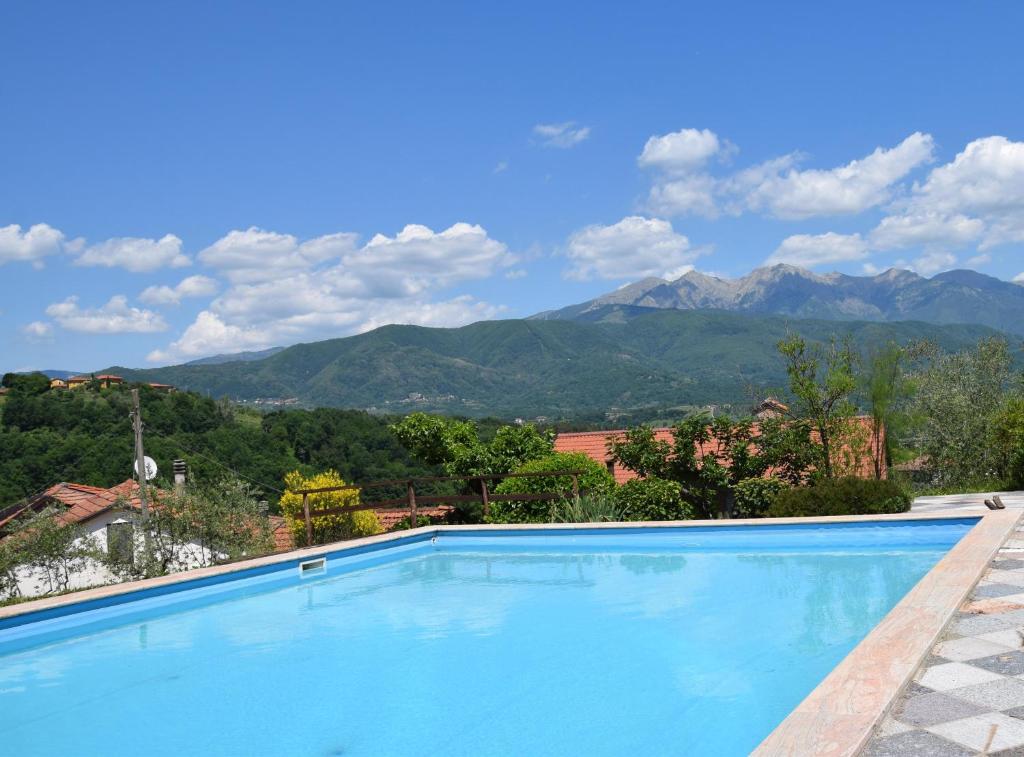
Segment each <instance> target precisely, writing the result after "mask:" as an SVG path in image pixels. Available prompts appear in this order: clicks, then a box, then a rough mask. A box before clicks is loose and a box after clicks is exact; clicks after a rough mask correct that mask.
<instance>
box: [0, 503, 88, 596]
mask: <svg viewBox="0 0 1024 757" xmlns="http://www.w3.org/2000/svg"><path fill="white" fill-rule="evenodd" d="M61 514H62V511H61V510H60V509H58V508H55V507H47V508H45V509H43V510H40V511H38V512H31V513H26V514H25V515H24V516H23V517H21V518H19V519H18V521H17V523H16V525H15V527H14V528H13V529H10V534H9V535H8V536H6V537H5V538H4V541H5V542H12V540H13V543H12V544H11V546H10V547H9V548H10V549H13V550H14V551H13V553H12V554H13V555H14V556H15V559H18V560H19V561H21V564H22V565H24V566H26V567H29V568H32V569H34V570H36V571H38V572H40V573H42V575H43V578H44V579H45V580H46V584H47V593H51V594H52V593H54V592H61V591H67V590H68V588H69V587H70V584H71V576H72V575H74V574H75V573H76V572H78V571H79V570H81V569H82V568H83V567H84V566H85V564H86V562H87V561H88V560H90V559H93V558H96V557H97V556H98V555H99V553H98V551H97V548H96V545H95V544H94V543H93V541H92V540H91V539H90V538H89V537H87V536H86V534H85V532H84V531H83V530H82V528H81V526H80V525H79V524H77V523H71V522H68V521H65V520H64V519H63V518H61Z"/></svg>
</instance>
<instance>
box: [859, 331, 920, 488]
mask: <svg viewBox="0 0 1024 757" xmlns="http://www.w3.org/2000/svg"><path fill="white" fill-rule="evenodd" d="M905 355H906V353H905V350H904V349H903V348H901V347H899V346H898V345H896V344H887V345H885V346H884V347H882V348H880V349H877V350H874V351H873V352H871V353H870V354H869V355H868V357H867V360H866V361H865V363H866V371H865V372H864V374H863V376H862V377H861V383H862V390H863V394H864V398H865V400H866V402H867V410H868V413H869V417H870V418H871V429H870V441H869V444H870V450H871V459H872V461H873V463H874V471H875V478H881V477H882V472H883V471H884V470H885V467H886V465H887V463H889V462H890V461H891V460H892V440H893V439H894V438H897V437H899V436H900V435H901V434H902V433H905V427H906V420H907V416H906V413H905V412H903V410H904V405H905V403H906V401H907V400H908V399H909V397H910V396H911V393H912V391H913V385H912V383H911V382H910V381H909V380H908V378H907V376H906V374H905V372H904V370H903V363H904V361H905V359H906V356H905Z"/></svg>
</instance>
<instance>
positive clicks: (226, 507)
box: [104, 477, 274, 578]
mask: <svg viewBox="0 0 1024 757" xmlns="http://www.w3.org/2000/svg"><path fill="white" fill-rule="evenodd" d="M133 522H134V524H135V527H136V529H135V530H136V535H135V537H134V541H135V554H134V556H133V559H132V560H131V561H125V560H123V559H120V556H119V555H117V554H116V552H115V551H114V550H111V549H109V548H108V550H107V552H106V554H105V555H104V561H105V562H106V564H107V567H108V568H109V569H110V570H111V572H113V573H114V574H115V575H119V576H121V577H122V578H137V577H142V576H162V575H166V574H168V573H176V572H179V571H182V570H188V569H191V568H199V567H206V566H209V565H216V564H217V563H221V562H226V561H230V560H237V559H239V558H242V557H256V556H259V555H264V554H268V553H270V552H272V551H273V549H274V542H273V537H272V534H271V529H270V523H269V521H268V520H267V517H266V513H265V512H264V510H263V506H262V505H261V504H260V499H259V492H258V491H257V490H256V489H255V488H254V487H252V486H250V485H249V484H247V483H246V482H244V481H240V480H239V479H236V478H231V477H221V478H219V479H217V480H216V481H213V482H211V483H209V484H205V485H201V484H197V483H195V482H190V483H189V484H188V485H187V486H186V487H185V489H184V491H182V492H181V493H171V492H164V493H162V494H161V496H160V497H159V498H158V499H156V500H155V501H154V502H153V503H152V506H151V507H150V508H149V513H148V515H147V516H146V517H145V518H143V517H142V515H141V514H134V515H133Z"/></svg>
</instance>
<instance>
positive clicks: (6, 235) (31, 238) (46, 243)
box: [0, 223, 64, 265]
mask: <svg viewBox="0 0 1024 757" xmlns="http://www.w3.org/2000/svg"><path fill="white" fill-rule="evenodd" d="M63 243H64V234H63V233H62V232H60V231H58V230H57V229H55V228H53V227H52V226H49V225H47V224H45V223H37V224H35V225H34V226H30V227H29V228H27V229H25V231H22V230H21V226H19V225H18V224H16V223H14V224H11V225H10V226H0V265H3V264H4V263H10V262H14V261H28V262H34V263H38V262H39V261H40V260H42V259H43V258H44V257H46V256H47V255H56V254H57V253H58V252H60V251H61V247H62V245H63Z"/></svg>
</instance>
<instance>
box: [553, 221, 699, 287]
mask: <svg viewBox="0 0 1024 757" xmlns="http://www.w3.org/2000/svg"><path fill="white" fill-rule="evenodd" d="M697 255H698V252H697V251H696V250H694V249H693V248H692V247H691V246H690V240H689V239H687V238H686V237H685V236H683V235H682V234H677V233H676V232H675V230H674V229H673V228H672V224H671V223H669V222H668V221H664V220H661V219H658V218H644V217H642V216H629V217H627V218H623V219H622V220H621V221H619V222H618V223H615V224H612V225H610V226H600V225H594V226H587V227H585V228H583V229H580V230H579V231H577V232H575V233H574V234H573V235H572V236H570V237H569V242H568V244H567V246H566V256H567V257H568V258H569V261H570V263H571V265H570V268H569V270H568V271H567V272H566V276H567V277H568V278H571V279H578V280H587V279H593V278H599V279H638V278H643V277H644V276H663V275H666V274H669V273H674V272H676V271H678V270H679V269H680V268H681V267H682V266H686V265H689V264H691V263H692V262H693V261H694V260H695V259H696V258H697ZM680 275H681V274H680Z"/></svg>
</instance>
